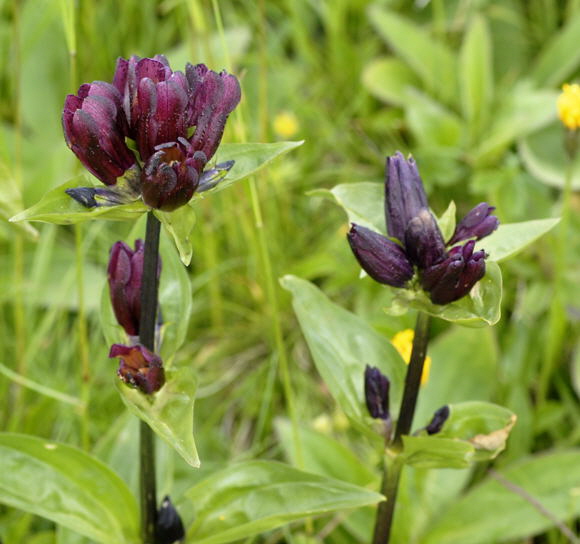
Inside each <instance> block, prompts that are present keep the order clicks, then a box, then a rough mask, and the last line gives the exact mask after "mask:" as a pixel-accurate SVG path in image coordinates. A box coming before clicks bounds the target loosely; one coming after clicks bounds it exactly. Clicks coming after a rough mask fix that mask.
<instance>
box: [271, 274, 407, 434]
mask: <svg viewBox="0 0 580 544" xmlns="http://www.w3.org/2000/svg"><path fill="white" fill-rule="evenodd" d="M280 283H281V284H282V287H284V289H286V290H287V291H290V293H291V294H292V304H293V307H294V312H295V313H296V316H297V318H298V322H299V323H300V327H301V328H302V332H303V334H304V337H305V338H306V342H307V343H308V347H309V348H310V352H311V353H312V358H313V359H314V364H315V365H316V368H317V370H318V372H319V373H320V375H321V376H322V379H323V380H324V382H325V384H326V386H327V387H328V389H329V390H330V392H331V394H332V396H333V397H334V399H335V400H336V402H338V404H339V405H340V407H341V409H342V410H343V411H344V413H345V414H346V415H347V416H348V417H350V418H351V419H353V420H355V421H358V422H365V421H367V420H368V419H369V416H368V414H367V409H366V407H365V402H364V392H363V389H364V387H363V385H364V371H365V366H366V365H370V366H375V367H377V368H379V369H380V370H381V372H382V373H383V374H384V375H385V376H388V377H389V380H390V382H391V390H390V391H391V392H390V398H391V402H390V404H391V413H393V417H396V413H397V407H398V406H399V403H400V399H401V395H402V385H403V380H404V376H405V368H406V367H405V363H404V362H403V360H402V359H401V356H400V355H399V353H398V352H397V350H396V349H395V348H394V347H393V345H392V344H391V342H389V340H388V339H387V338H385V337H384V336H381V335H380V334H379V333H378V332H376V331H375V330H374V329H373V328H372V327H371V326H370V325H369V324H367V323H366V322H365V321H363V320H362V319H360V318H359V317H358V316H356V315H355V314H353V313H351V312H349V311H347V310H345V309H344V308H341V307H340V306H338V305H336V304H334V303H333V302H332V301H330V300H329V299H328V297H327V296H326V295H325V294H324V293H323V292H322V291H320V289H318V288H317V287H316V286H315V285H313V284H312V283H310V282H308V281H306V280H303V279H301V278H298V277H296V276H284V277H283V278H282V279H281V281H280Z"/></svg>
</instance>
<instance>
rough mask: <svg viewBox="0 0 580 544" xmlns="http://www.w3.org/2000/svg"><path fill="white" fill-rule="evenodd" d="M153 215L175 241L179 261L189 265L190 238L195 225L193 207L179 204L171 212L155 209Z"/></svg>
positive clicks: (191, 252) (191, 251)
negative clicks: (178, 206)
mask: <svg viewBox="0 0 580 544" xmlns="http://www.w3.org/2000/svg"><path fill="white" fill-rule="evenodd" d="M155 216H156V217H157V219H159V220H160V221H161V223H162V224H163V228H164V229H165V231H166V232H167V234H169V236H171V238H172V239H173V241H174V242H175V247H176V248H177V251H179V258H180V259H181V262H182V263H183V264H184V265H185V266H189V263H191V257H192V256H193V247H192V245H191V238H190V237H191V234H192V233H193V227H194V226H195V212H194V211H193V209H192V208H191V207H190V206H181V208H177V210H175V211H173V212H162V211H161V210H155Z"/></svg>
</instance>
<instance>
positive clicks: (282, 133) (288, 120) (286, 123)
mask: <svg viewBox="0 0 580 544" xmlns="http://www.w3.org/2000/svg"><path fill="white" fill-rule="evenodd" d="M299 128H300V127H299V125H298V119H296V116H295V115H294V114H293V113H292V112H289V111H281V112H280V113H279V114H278V115H276V117H274V132H275V133H276V134H277V135H278V136H279V137H280V138H292V136H294V135H295V134H296V133H297V132H298V129H299Z"/></svg>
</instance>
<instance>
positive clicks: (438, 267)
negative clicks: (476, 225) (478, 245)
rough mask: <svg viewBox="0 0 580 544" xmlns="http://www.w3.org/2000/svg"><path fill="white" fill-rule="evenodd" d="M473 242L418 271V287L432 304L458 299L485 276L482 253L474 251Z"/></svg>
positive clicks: (483, 253) (483, 254) (459, 247)
mask: <svg viewBox="0 0 580 544" xmlns="http://www.w3.org/2000/svg"><path fill="white" fill-rule="evenodd" d="M474 247H475V241H473V240H471V241H469V242H467V243H466V244H465V245H464V246H456V247H454V248H453V249H451V250H450V251H449V253H448V256H447V258H446V259H445V260H443V261H441V262H440V263H437V264H435V265H433V266H431V267H430V268H427V269H426V270H423V271H422V272H421V285H422V287H423V289H425V291H427V292H428V293H429V296H430V298H431V301H432V302H434V303H435V304H449V303H450V302H453V301H455V300H458V299H460V298H462V297H464V296H465V295H467V293H469V291H471V288H472V287H473V286H474V285H475V284H476V283H477V282H478V281H479V280H480V279H481V278H483V276H484V275H485V257H486V254H485V251H476V252H475V253H474V252H473V248H474Z"/></svg>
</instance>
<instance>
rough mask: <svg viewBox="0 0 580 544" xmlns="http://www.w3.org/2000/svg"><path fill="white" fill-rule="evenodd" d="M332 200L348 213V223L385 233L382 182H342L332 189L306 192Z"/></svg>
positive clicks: (383, 188) (383, 187)
mask: <svg viewBox="0 0 580 544" xmlns="http://www.w3.org/2000/svg"><path fill="white" fill-rule="evenodd" d="M308 194H309V195H311V196H322V197H327V198H330V199H331V200H334V201H335V202H336V203H337V204H338V205H339V206H341V207H342V208H343V209H344V211H345V212H346V214H347V215H348V221H349V223H356V224H357V225H361V226H363V227H367V228H369V229H372V230H374V231H375V232H380V233H381V234H386V230H385V229H386V224H385V208H384V199H385V186H384V185H383V184H382V183H374V182H370V181H361V182H358V183H342V184H340V185H336V186H335V187H333V188H332V189H330V190H328V189H317V190H315V191H310V192H309V193H308Z"/></svg>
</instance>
